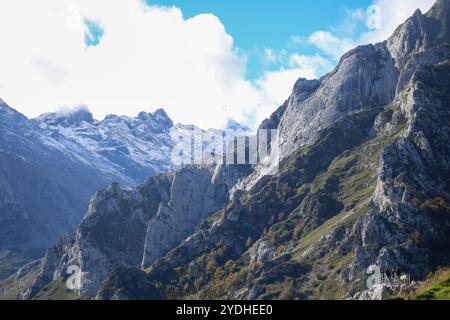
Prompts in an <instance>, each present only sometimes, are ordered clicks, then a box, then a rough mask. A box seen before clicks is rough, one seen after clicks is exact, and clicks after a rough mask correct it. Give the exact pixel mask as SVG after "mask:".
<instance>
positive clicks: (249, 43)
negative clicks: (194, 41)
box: [146, 0, 395, 79]
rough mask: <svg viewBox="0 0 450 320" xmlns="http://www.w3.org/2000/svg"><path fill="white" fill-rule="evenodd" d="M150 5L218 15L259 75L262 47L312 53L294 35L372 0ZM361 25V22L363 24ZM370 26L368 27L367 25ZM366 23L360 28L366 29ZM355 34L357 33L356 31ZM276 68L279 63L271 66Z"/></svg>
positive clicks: (166, 1) (170, 0) (164, 1)
mask: <svg viewBox="0 0 450 320" xmlns="http://www.w3.org/2000/svg"><path fill="white" fill-rule="evenodd" d="M146 1H147V3H148V4H150V5H163V6H176V7H178V8H181V9H182V11H183V14H184V16H185V18H191V17H193V16H195V15H198V14H202V13H212V14H214V15H216V16H217V17H218V18H219V19H220V20H221V21H222V23H223V24H224V26H225V28H226V31H227V33H229V34H230V35H231V36H232V37H233V39H234V41H235V45H236V46H237V47H238V48H241V49H244V50H245V52H246V53H247V54H248V56H249V62H248V66H247V76H248V78H250V79H252V78H256V77H258V76H260V75H261V74H262V72H264V70H266V68H264V67H266V66H265V65H264V60H263V57H261V53H262V49H264V48H272V49H275V50H282V49H285V50H289V51H291V52H295V51H301V52H302V54H313V53H316V52H317V49H316V48H314V47H312V46H305V45H304V46H302V47H301V48H299V47H298V46H296V45H295V44H294V43H292V40H291V38H292V37H294V36H297V37H298V36H299V37H305V38H306V37H308V36H309V35H310V34H312V33H313V32H315V31H317V30H327V29H335V28H338V27H339V25H341V24H342V23H344V20H345V19H346V17H347V16H348V14H349V12H351V11H353V10H355V9H358V8H367V7H368V6H369V5H370V4H371V3H372V1H370V0H339V1H336V0H320V1H319V0H316V1H310V0H278V1H267V0H194V1H186V0H146ZM394 1H395V0H394ZM360 27H361V26H360ZM366 30H367V29H366ZM366 30H365V28H364V26H363V27H362V28H360V29H359V30H357V31H356V30H355V31H356V32H355V33H357V32H364V31H366ZM353 36H354V35H353ZM272 67H274V68H276V66H272Z"/></svg>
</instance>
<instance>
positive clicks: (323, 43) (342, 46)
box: [308, 31, 355, 60]
mask: <svg viewBox="0 0 450 320" xmlns="http://www.w3.org/2000/svg"><path fill="white" fill-rule="evenodd" d="M308 40H309V41H310V42H311V43H312V44H314V45H315V46H316V47H317V48H319V49H320V50H322V51H323V52H324V53H325V54H327V55H329V56H330V57H332V58H333V59H335V60H339V58H340V57H341V56H342V55H343V54H344V53H345V52H347V51H349V50H350V49H353V48H354V47H355V42H354V41H353V40H352V39H349V38H338V37H336V36H334V35H333V34H331V32H327V31H316V32H314V33H313V34H311V36H310V37H309V39H308Z"/></svg>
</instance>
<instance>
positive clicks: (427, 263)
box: [30, 0, 450, 299]
mask: <svg viewBox="0 0 450 320" xmlns="http://www.w3.org/2000/svg"><path fill="white" fill-rule="evenodd" d="M449 8H450V1H449V0H439V1H437V3H436V4H435V6H434V7H433V8H432V9H431V11H430V12H429V13H427V14H425V15H423V14H422V13H420V12H416V13H415V14H414V16H413V17H411V18H410V19H408V21H406V22H405V23H404V24H403V25H402V26H400V27H399V28H398V29H397V30H396V31H395V33H394V35H393V36H392V37H391V38H390V39H389V40H388V41H386V42H383V43H380V44H376V45H369V46H362V47H358V48H356V49H354V50H352V51H350V52H349V53H347V54H346V55H344V57H343V58H342V59H341V61H340V62H339V64H338V66H337V67H336V69H335V70H334V71H333V72H331V73H330V74H328V75H326V76H324V77H323V78H322V79H320V80H317V81H307V80H304V79H300V80H299V81H298V82H297V84H296V86H295V88H294V90H293V94H292V95H291V97H290V98H289V99H288V100H287V102H286V103H285V104H284V105H283V106H281V107H280V108H279V109H278V110H277V111H276V112H275V113H274V114H273V115H272V117H271V118H270V119H267V120H266V121H265V122H264V123H263V124H262V125H261V127H262V128H277V127H278V128H279V129H280V135H281V152H282V159H281V163H280V170H279V172H278V173H277V174H276V175H274V176H270V177H263V178H260V179H251V178H252V177H257V174H255V172H249V170H247V169H248V168H247V169H245V170H244V169H242V168H241V167H217V168H185V169H182V170H181V171H178V172H176V173H174V174H169V175H162V176H158V177H155V178H152V179H150V180H149V181H147V182H146V183H145V184H144V185H143V186H141V187H139V188H137V189H136V190H131V191H124V190H120V188H117V186H112V187H111V188H110V189H108V190H106V191H102V192H99V193H98V194H97V195H96V196H95V197H94V198H93V199H92V201H91V205H90V209H89V211H88V214H87V216H86V217H85V219H84V221H83V223H82V224H81V226H80V228H78V230H77V232H76V233H75V234H74V235H73V236H72V237H71V238H69V239H70V240H66V241H65V242H64V241H63V242H61V243H60V244H59V245H57V246H55V247H54V248H53V249H51V250H49V251H48V253H47V257H46V259H45V260H44V267H43V270H42V272H41V276H40V278H38V281H36V283H35V285H34V286H33V288H32V289H33V290H34V291H33V290H32V291H31V292H30V296H33V292H36V291H39V290H40V288H42V285H43V284H45V283H48V282H49V281H51V280H55V279H61V278H64V275H63V270H65V268H66V266H67V265H68V264H69V262H73V263H74V264H77V265H80V266H81V268H82V270H83V274H82V281H83V286H82V289H81V292H82V293H85V294H88V295H90V296H92V297H94V296H96V295H97V292H96V291H97V290H98V289H99V288H100V287H102V282H103V281H104V280H105V279H106V282H104V285H103V288H105V290H102V292H105V294H98V295H97V297H99V298H102V297H103V298H107V299H109V298H112V297H118V296H117V295H116V293H118V292H122V291H121V290H120V289H121V288H136V287H137V284H136V282H135V281H136V279H141V280H142V281H149V282H150V283H152V282H155V281H157V282H158V283H159V284H161V287H160V288H161V295H162V297H163V298H167V297H169V296H170V297H174V296H176V297H179V298H186V297H192V296H193V295H195V296H196V297H199V298H206V299H256V298H259V299H277V298H350V297H352V296H353V295H354V294H356V293H357V292H358V291H363V290H364V289H365V279H366V275H365V272H366V268H367V267H368V266H369V265H371V264H378V265H379V266H380V267H381V268H399V269H401V270H403V271H404V272H406V273H409V274H411V275H412V276H413V277H414V278H416V279H421V278H423V277H425V276H426V274H427V273H429V272H430V271H433V270H435V268H437V267H438V266H445V265H448V264H450V251H449V248H450V246H449V243H450V238H449V236H448V235H449V234H450V184H449V183H450V143H449V142H450V141H449V138H450V125H449V124H450V108H449V106H450V92H449V89H448V88H449V87H450V51H449V50H448V27H449V26H448V24H449V20H448V17H449V10H450V9H449ZM241 170H242V171H241ZM256 170H257V169H256ZM248 177H250V179H247V178H248ZM241 179H244V180H241ZM239 180H241V181H240V182H241V184H242V183H244V184H245V182H246V181H247V182H248V181H250V182H249V183H248V185H246V186H240V184H239V186H240V187H239V188H237V187H236V183H237V182H238V181H239ZM230 190H232V191H233V192H230ZM115 264H123V265H126V266H127V267H133V268H136V269H140V268H141V269H142V267H144V268H146V276H145V280H144V278H143V277H142V274H141V273H139V274H140V275H139V274H136V277H134V278H135V279H131V278H127V279H128V281H125V282H126V283H123V282H122V283H119V281H115V280H114V279H117V272H111V271H112V270H113V265H115ZM114 283H116V284H114ZM125 291H126V290H125ZM131 291H133V290H131ZM139 292H141V291H139ZM153 293H154V292H153V291H152V294H153ZM131 295H132V293H130V296H128V298H129V297H131ZM356 296H370V295H367V294H358V295H356ZM120 298H127V296H123V295H122V296H120Z"/></svg>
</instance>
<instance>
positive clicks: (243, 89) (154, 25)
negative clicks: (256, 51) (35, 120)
mask: <svg viewBox="0 0 450 320" xmlns="http://www.w3.org/2000/svg"><path fill="white" fill-rule="evenodd" d="M83 19H89V20H90V21H94V22H95V23H98V24H99V25H100V26H101V28H102V29H103V31H104V35H103V37H102V38H101V42H100V44H99V45H97V46H90V47H87V46H86V45H85V43H84V40H85V37H86V36H87V37H88V38H89V39H90V40H92V39H93V38H94V35H93V34H92V33H89V30H86V27H85V26H84V25H83V22H82V20H83ZM86 32H88V33H87V35H86ZM0 41H1V43H2V44H3V45H2V49H1V51H2V53H1V59H0V70H1V72H0V83H1V84H2V86H1V87H0V96H1V97H2V98H3V99H4V100H6V101H7V102H8V103H9V104H11V105H12V106H13V107H15V108H17V109H18V110H19V111H21V112H23V113H25V114H26V115H27V116H30V117H33V116H37V115H39V114H40V113H43V112H47V111H52V110H57V109H59V108H61V107H64V106H66V107H67V106H73V105H79V104H86V105H87V106H88V107H89V108H90V109H91V111H92V112H93V113H94V116H95V117H97V118H102V117H103V116H105V115H107V114H110V113H115V114H126V115H131V116H134V115H136V114H137V113H138V112H139V111H142V110H145V111H152V110H154V109H156V108H157V107H161V106H162V107H164V108H165V109H166V110H167V112H168V113H169V115H170V116H171V117H172V118H173V119H174V120H175V121H176V122H183V123H195V124H197V125H199V126H201V127H204V128H207V127H220V126H222V125H224V124H225V122H226V121H227V119H228V118H234V119H235V120H237V121H242V122H245V121H246V120H247V119H248V117H249V115H252V117H251V118H252V119H253V120H254V121H255V123H254V124H255V125H257V124H258V122H259V121H261V120H262V119H263V118H264V117H267V116H269V115H270V113H271V112H272V111H274V110H275V109H276V107H277V106H278V104H279V101H280V100H281V98H280V96H281V95H283V99H285V98H287V97H288V95H289V93H290V91H291V89H292V86H293V84H294V82H295V80H296V79H297V78H298V77H301V76H310V75H311V74H312V71H311V70H310V69H308V67H307V66H306V65H304V66H303V67H301V68H300V67H299V66H298V65H294V66H293V68H292V70H280V71H279V72H278V73H277V72H275V73H270V72H269V73H267V74H266V75H265V76H264V77H262V79H260V80H258V81H256V82H250V81H247V80H245V72H246V63H247V61H246V57H245V56H244V55H242V54H240V53H239V51H238V50H237V49H236V48H235V47H234V44H233V38H232V37H231V36H230V35H228V34H227V33H226V31H225V28H224V26H223V25H222V23H221V22H220V20H219V19H218V18H217V17H215V16H214V15H212V14H201V15H197V16H195V17H193V18H190V19H185V18H184V17H183V15H182V12H181V11H180V9H178V8H176V7H170V8H164V7H156V6H153V7H148V6H146V5H145V4H143V3H142V1H140V0H127V1H121V0H97V1H91V0H41V1H28V0H2V1H1V2H0ZM267 53H270V51H267ZM269 56H270V55H269ZM271 58H272V59H275V56H274V55H272V57H271ZM305 64H306V62H305Z"/></svg>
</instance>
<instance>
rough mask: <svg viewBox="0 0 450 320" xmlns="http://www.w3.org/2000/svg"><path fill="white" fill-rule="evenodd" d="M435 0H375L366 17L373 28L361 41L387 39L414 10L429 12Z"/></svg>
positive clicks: (367, 22) (375, 41) (370, 41)
mask: <svg viewBox="0 0 450 320" xmlns="http://www.w3.org/2000/svg"><path fill="white" fill-rule="evenodd" d="M434 2H435V0H395V1H392V0H374V1H373V4H372V6H370V7H369V8H368V10H367V11H366V15H365V19H366V24H367V25H368V26H369V27H373V30H371V31H369V32H367V33H364V34H363V35H362V36H361V38H360V42H361V43H377V42H381V41H384V40H386V39H387V38H388V37H390V36H391V35H392V33H393V32H394V31H395V29H396V28H397V27H398V26H399V25H400V24H401V23H403V22H404V21H405V20H406V19H408V18H409V17H410V16H411V15H412V14H413V13H414V11H416V10H417V9H420V10H421V11H422V12H423V13H425V12H427V11H428V10H429V9H430V8H431V6H432V5H433V4H434Z"/></svg>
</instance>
